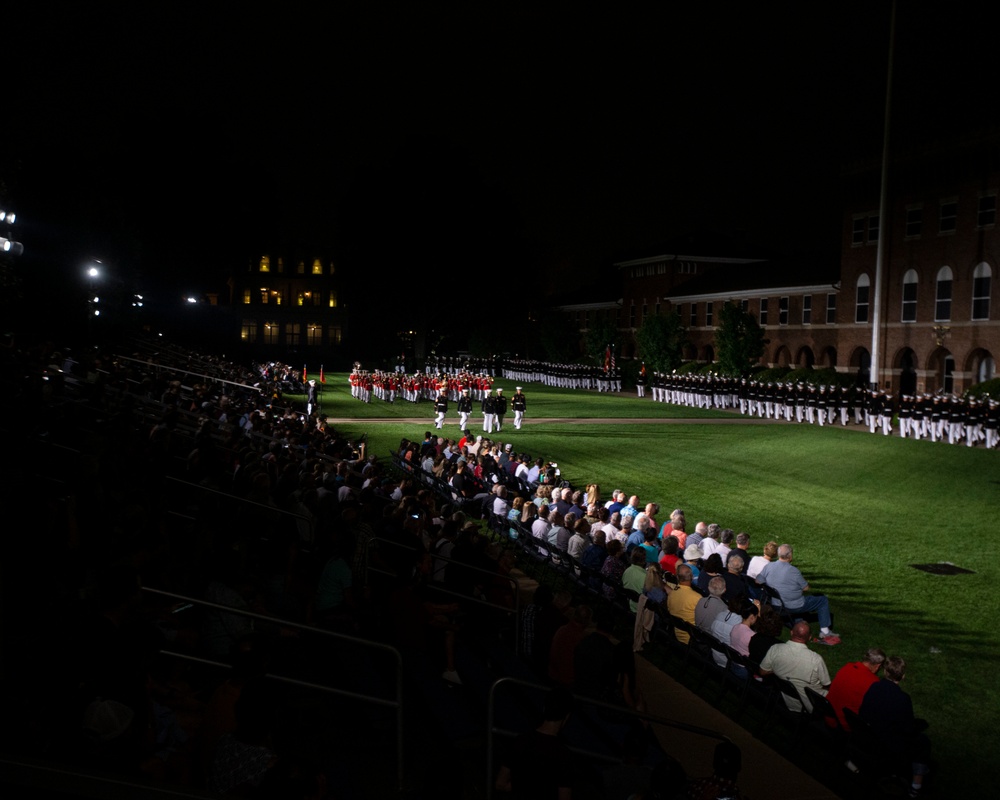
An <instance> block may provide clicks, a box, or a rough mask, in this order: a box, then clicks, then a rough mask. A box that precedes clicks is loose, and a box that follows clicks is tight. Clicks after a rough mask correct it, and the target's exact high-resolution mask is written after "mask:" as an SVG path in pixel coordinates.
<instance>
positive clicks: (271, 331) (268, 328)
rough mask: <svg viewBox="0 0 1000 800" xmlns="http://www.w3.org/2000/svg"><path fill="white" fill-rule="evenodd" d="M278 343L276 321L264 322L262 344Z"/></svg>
mask: <svg viewBox="0 0 1000 800" xmlns="http://www.w3.org/2000/svg"><path fill="white" fill-rule="evenodd" d="M277 343H278V323H277V322H265V323H264V344H277Z"/></svg>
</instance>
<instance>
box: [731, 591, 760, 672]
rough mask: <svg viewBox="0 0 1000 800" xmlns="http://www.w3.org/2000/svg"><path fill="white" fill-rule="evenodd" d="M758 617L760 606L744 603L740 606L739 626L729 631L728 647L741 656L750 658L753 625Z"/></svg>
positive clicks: (753, 632) (753, 633)
mask: <svg viewBox="0 0 1000 800" xmlns="http://www.w3.org/2000/svg"><path fill="white" fill-rule="evenodd" d="M759 616H760V604H759V602H758V603H751V602H748V601H744V602H743V605H742V606H740V624H739V625H737V626H735V627H734V628H733V629H732V630H731V631H729V646H730V647H732V648H733V650H735V651H736V652H737V653H739V654H740V655H741V656H747V657H748V658H749V657H750V640H751V639H752V638H753V637H754V635H755V633H756V632H755V631H754V625H756V624H757V618H758V617H759Z"/></svg>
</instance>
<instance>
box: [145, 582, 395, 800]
mask: <svg viewBox="0 0 1000 800" xmlns="http://www.w3.org/2000/svg"><path fill="white" fill-rule="evenodd" d="M142 590H143V591H144V592H146V593H148V594H151V595H156V596H158V597H167V598H170V599H172V600H177V601H179V602H182V603H190V604H191V605H193V606H198V607H202V608H210V609H214V610H216V611H222V612H225V613H227V614H236V615H238V616H242V617H249V618H250V619H257V620H261V621H264V622H267V623H269V624H272V625H278V626H280V627H284V628H293V629H295V630H300V631H306V632H309V633H315V634H319V635H320V636H326V637H328V638H330V639H336V640H338V641H341V642H350V643H352V644H355V645H358V646H360V647H366V648H370V649H372V650H381V651H382V652H384V653H386V654H387V655H389V656H390V657H391V658H393V659H394V660H395V671H396V675H395V692H396V696H395V698H394V699H387V698H384V697H374V696H372V695H367V694H362V693H360V692H353V691H349V690H347V689H337V688H335V687H332V686H323V685H321V684H316V683H310V682H308V681H300V680H297V679H295V678H290V677H288V676H282V675H273V674H270V673H268V674H267V675H266V677H267V678H270V679H273V680H276V681H280V682H282V683H288V684H291V685H294V686H300V687H303V688H308V689H315V690H317V691H322V692H326V693H328V694H332V695H337V696H340V697H349V698H351V699H354V700H358V701H360V702H362V703H365V704H368V705H372V706H379V707H383V708H392V709H395V712H396V782H397V788H398V789H399V791H402V790H403V787H404V781H403V767H404V763H403V657H402V655H401V654H400V652H399V650H397V649H396V648H395V647H392V646H391V645H387V644H382V643H381V642H373V641H370V640H368V639H361V638H359V637H357V636H350V635H348V634H346V633H337V632H335V631H328V630H325V629H323V628H317V627H315V626H312V625H304V624H302V623H299V622H291V621H289V620H284V619H281V618H279V617H271V616H268V615H266V614H258V613H256V612H254V611H245V610H243V609H240V608H233V607H231V606H224V605H220V604H219V603H212V602H209V601H207V600H200V599H198V598H195V597H188V596H186V595H180V594H175V593H173V592H165V591H163V590H161V589H152V588H150V587H148V586H143V587H142ZM160 653H161V654H163V655H165V656H169V657H172V658H179V659H183V660H187V661H192V662H198V663H201V664H208V665H212V666H218V667H229V665H228V664H225V663H223V662H219V661H213V660H211V659H206V658H200V657H198V656H192V655H187V654H184V653H177V652H174V651H172V650H161V651H160Z"/></svg>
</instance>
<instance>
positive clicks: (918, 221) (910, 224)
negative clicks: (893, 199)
mask: <svg viewBox="0 0 1000 800" xmlns="http://www.w3.org/2000/svg"><path fill="white" fill-rule="evenodd" d="M923 225H924V207H923V206H913V207H911V208H908V209H906V238H907V239H916V238H917V237H919V236H920V232H921V230H922V229H923Z"/></svg>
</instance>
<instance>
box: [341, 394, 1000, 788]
mask: <svg viewBox="0 0 1000 800" xmlns="http://www.w3.org/2000/svg"><path fill="white" fill-rule="evenodd" d="M508 383H510V388H509V389H507V388H506V385H507V384H508ZM497 385H502V386H504V387H505V391H507V392H509V393H513V389H514V384H513V382H512V381H502V382H498V383H497ZM524 386H525V393H526V395H527V396H528V413H527V415H526V424H525V426H524V428H523V429H522V430H521V431H515V430H513V426H512V425H511V424H510V422H511V420H512V419H513V417H512V416H511V417H509V418H508V427H509V428H510V430H506V429H505V430H504V431H503V432H502V433H501V434H498V435H496V437H495V438H497V439H499V440H501V441H504V442H507V441H511V442H513V443H514V448H515V450H517V451H522V452H527V453H530V454H531V455H532V456H544V457H545V458H547V459H550V460H553V461H556V462H558V464H559V467H560V470H561V471H562V474H563V477H564V478H566V479H568V480H569V481H570V482H571V483H572V484H573V485H574V486H575V487H577V486H579V487H582V486H583V485H584V484H587V483H591V482H596V483H598V484H600V486H601V488H602V492H603V494H604V495H605V496H610V492H611V490H612V489H614V488H621V489H624V490H625V491H626V492H627V493H630V494H632V493H634V494H637V495H638V496H639V498H640V499H641V500H642V502H643V503H645V502H647V501H651V500H652V501H656V502H658V503H659V504H660V506H661V509H662V511H661V514H660V521H661V522H662V521H663V520H664V519H666V517H667V515H668V514H669V511H670V509H672V508H675V507H680V508H683V509H684V511H685V512H686V514H687V518H688V520H689V521H696V520H705V521H707V522H718V523H720V524H721V525H722V526H723V527H729V528H732V529H734V530H736V531H746V532H747V533H749V534H750V535H751V537H752V538H751V551H752V552H753V553H754V554H756V553H759V552H760V550H761V548H762V547H763V545H764V544H765V542H767V541H768V540H769V539H774V540H775V541H777V542H779V543H780V542H788V543H790V544H792V545H793V546H794V548H795V559H796V565H797V566H798V567H799V568H800V569H801V570H802V572H803V573H804V575H805V576H806V579H807V580H809V582H810V584H811V586H812V589H813V591H814V592H823V593H825V594H827V595H828V596H829V597H830V604H831V608H832V610H833V613H834V626H835V629H836V630H837V632H838V633H840V634H841V636H842V637H843V643H842V644H841V645H839V646H836V647H819V648H818V649H819V650H820V653H821V655H822V656H823V657H824V658H825V659H826V662H827V665H828V667H829V669H830V673H831V675H832V674H833V673H834V672H835V671H836V670H837V669H838V668H839V667H840V666H842V665H843V664H844V663H846V662H848V661H854V660H857V659H858V657H859V656H860V655H861V653H862V652H863V651H864V649H865V648H867V647H869V646H871V645H878V646H881V647H883V648H884V649H885V650H886V651H887V652H888V653H889V654H891V655H892V654H894V655H901V656H903V657H904V658H905V659H906V660H907V662H908V665H909V667H908V675H907V678H906V680H905V682H904V688H905V689H906V690H907V691H908V692H909V693H910V694H911V696H912V698H913V702H914V707H915V709H916V713H917V715H918V716H923V717H925V718H926V719H928V720H929V721H930V729H929V734H930V736H931V738H932V742H933V746H934V756H935V761H936V762H937V764H938V765H939V774H938V775H936V776H935V780H934V787H935V794H938V793H940V794H939V796H942V797H951V796H966V793H967V792H971V791H973V790H976V789H979V788H982V786H983V783H984V781H986V777H985V775H984V774H983V773H982V772H980V771H977V769H976V768H975V767H977V766H978V765H983V766H985V765H987V764H990V763H993V758H994V757H995V753H996V751H997V744H998V742H1000V737H998V734H997V731H996V722H997V716H998V714H997V711H998V709H1000V690H998V688H997V686H996V684H995V683H994V673H993V667H994V665H995V664H997V663H998V656H1000V642H998V637H997V634H996V632H995V631H994V629H993V624H992V617H993V613H994V611H995V610H996V609H998V608H1000V603H998V601H997V600H995V599H994V598H993V595H992V592H993V591H994V590H996V588H997V587H998V586H1000V567H998V565H1000V562H998V561H997V560H995V559H993V557H992V550H990V549H989V548H987V547H985V545H986V544H988V543H989V542H990V541H991V539H990V537H991V536H994V535H996V534H997V533H998V532H1000V453H997V452H995V451H991V452H987V451H984V450H983V449H982V448H971V449H970V448H966V447H964V446H952V445H947V444H943V443H932V442H929V441H920V442H917V441H913V440H903V439H900V438H899V437H898V435H894V436H890V437H883V436H881V435H875V436H873V435H871V434H869V433H868V432H867V430H864V431H860V430H859V429H857V428H853V427H852V428H848V429H843V428H841V427H839V426H836V427H826V428H820V427H818V426H813V425H806V424H802V425H798V424H795V423H777V424H775V423H766V422H761V423H760V424H752V423H751V424H726V423H724V424H718V423H717V422H716V420H720V419H721V420H733V419H734V418H735V419H742V418H740V417H739V415H738V414H736V413H732V412H714V411H712V412H709V411H697V410H694V409H688V408H681V407H677V406H670V405H667V404H663V403H654V402H653V401H652V400H651V399H650V398H649V397H646V398H644V399H639V398H637V397H635V395H628V394H625V395H602V394H597V393H594V392H572V391H568V390H553V389H548V388H546V387H544V386H541V385H534V384H524ZM322 402H323V410H324V413H326V414H327V415H329V417H330V418H331V420H332V421H333V424H334V426H335V427H336V428H338V429H339V430H342V431H343V432H345V433H347V434H348V435H350V436H355V437H356V436H360V435H361V434H363V433H366V434H367V437H368V444H369V452H370V453H376V454H378V455H379V457H380V458H386V459H387V458H388V456H389V453H390V451H391V450H393V449H394V448H395V447H397V446H398V444H399V441H400V439H401V438H402V437H406V438H411V439H413V438H417V437H421V436H422V435H423V433H424V431H426V430H429V429H431V428H432V423H431V418H432V416H433V414H432V412H431V406H430V403H428V402H423V403H421V404H419V405H416V406H415V405H413V404H410V403H406V402H397V403H395V404H394V405H391V406H390V405H388V404H386V403H382V402H380V401H377V400H373V401H372V403H371V404H370V405H366V404H364V403H361V402H359V401H357V400H354V399H353V398H352V397H351V396H350V392H349V390H348V384H347V380H346V375H336V376H334V375H331V376H328V383H327V387H326V389H325V392H324V395H323V398H322ZM418 412H419V413H418ZM411 417H420V418H421V421H420V422H418V423H416V424H414V423H407V422H404V421H403V420H405V419H407V418H411ZM384 418H388V419H390V420H393V421H389V422H381V421H380V422H374V421H373V420H375V419H384ZM550 418H551V419H554V420H555V421H539V422H532V420H543V419H544V420H548V419H550ZM615 419H620V420H623V421H622V422H621V423H613V422H608V421H607V420H615ZM656 419H662V420H663V423H662V424H651V423H650V422H649V421H648V420H656ZM424 420H425V421H424ZM588 420H593V421H588ZM629 420H644V421H642V422H630V421H629ZM471 422H472V424H473V428H472V429H473V431H474V432H475V431H476V430H477V427H476V424H477V423H478V424H479V425H478V427H479V428H481V417H480V416H479V415H478V414H476V415H474V416H473V418H472V420H471ZM442 433H443V434H444V435H445V436H453V437H455V438H457V437H458V436H460V433H459V430H458V425H457V415H456V414H455V413H454V411H450V412H449V414H448V417H447V419H446V425H445V429H444V430H443V431H442ZM938 562H950V563H953V564H955V565H956V566H959V567H962V568H964V569H967V570H971V574H958V575H953V576H942V575H934V574H929V573H927V572H923V571H920V570H917V569H914V568H913V567H912V566H911V565H913V564H925V563H938ZM969 767H973V768H972V769H969Z"/></svg>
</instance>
